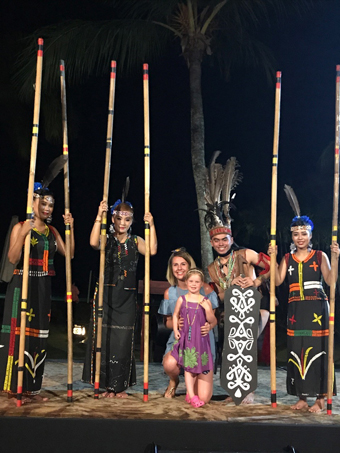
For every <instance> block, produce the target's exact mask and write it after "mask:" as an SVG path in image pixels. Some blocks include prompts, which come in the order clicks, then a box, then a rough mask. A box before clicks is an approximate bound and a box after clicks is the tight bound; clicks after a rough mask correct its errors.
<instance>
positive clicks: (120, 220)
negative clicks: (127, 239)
mask: <svg viewBox="0 0 340 453" xmlns="http://www.w3.org/2000/svg"><path fill="white" fill-rule="evenodd" d="M112 221H113V223H114V227H115V231H116V232H117V233H119V234H124V233H127V232H128V230H129V228H130V226H131V224H132V212H131V215H123V214H119V213H117V214H115V215H114V216H113V218H112Z"/></svg>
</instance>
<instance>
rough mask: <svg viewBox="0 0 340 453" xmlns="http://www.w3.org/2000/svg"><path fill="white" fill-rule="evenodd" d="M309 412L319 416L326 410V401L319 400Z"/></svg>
mask: <svg viewBox="0 0 340 453" xmlns="http://www.w3.org/2000/svg"><path fill="white" fill-rule="evenodd" d="M308 410H309V412H313V413H314V414H319V413H320V412H323V411H324V410H325V399H324V398H317V399H316V401H315V403H314V404H313V406H311V407H310V408H309V409H308Z"/></svg>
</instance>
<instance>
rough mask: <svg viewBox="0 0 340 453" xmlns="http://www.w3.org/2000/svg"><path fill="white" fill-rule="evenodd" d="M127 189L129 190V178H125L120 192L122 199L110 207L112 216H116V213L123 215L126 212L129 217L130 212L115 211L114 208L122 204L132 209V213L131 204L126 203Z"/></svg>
mask: <svg viewBox="0 0 340 453" xmlns="http://www.w3.org/2000/svg"><path fill="white" fill-rule="evenodd" d="M129 189H130V178H129V177H127V178H126V180H125V184H124V187H123V190H122V199H120V198H118V200H116V201H115V202H114V203H113V205H112V206H111V215H113V214H116V213H117V212H120V213H125V212H127V213H128V214H129V215H131V212H128V211H117V210H116V208H117V207H118V206H119V205H121V204H122V203H124V204H126V205H127V206H129V208H131V209H132V212H133V207H132V204H131V203H130V202H129V201H126V197H127V196H128V194H129Z"/></svg>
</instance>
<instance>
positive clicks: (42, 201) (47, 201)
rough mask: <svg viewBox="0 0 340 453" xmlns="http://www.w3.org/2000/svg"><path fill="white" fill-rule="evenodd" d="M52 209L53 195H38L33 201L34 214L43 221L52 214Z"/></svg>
mask: <svg viewBox="0 0 340 453" xmlns="http://www.w3.org/2000/svg"><path fill="white" fill-rule="evenodd" d="M53 209H54V199H53V197H49V196H46V197H39V198H35V199H34V201H33V211H34V215H35V216H36V217H38V218H39V219H41V220H42V221H43V222H45V220H47V219H48V217H50V216H51V215H52V212H53Z"/></svg>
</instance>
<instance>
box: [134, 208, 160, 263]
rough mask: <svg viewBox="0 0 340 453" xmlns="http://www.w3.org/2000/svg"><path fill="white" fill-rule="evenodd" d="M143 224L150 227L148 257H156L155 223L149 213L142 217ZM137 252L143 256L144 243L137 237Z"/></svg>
mask: <svg viewBox="0 0 340 453" xmlns="http://www.w3.org/2000/svg"><path fill="white" fill-rule="evenodd" d="M144 222H148V224H149V225H150V255H156V253H157V235H156V228H155V223H154V220H153V217H152V214H151V212H146V213H145V215H144ZM137 246H138V251H139V253H141V254H142V255H145V241H144V239H142V238H141V237H139V236H138V237H137Z"/></svg>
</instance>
